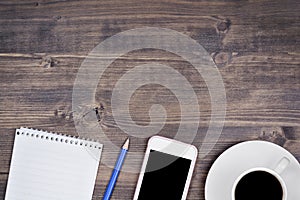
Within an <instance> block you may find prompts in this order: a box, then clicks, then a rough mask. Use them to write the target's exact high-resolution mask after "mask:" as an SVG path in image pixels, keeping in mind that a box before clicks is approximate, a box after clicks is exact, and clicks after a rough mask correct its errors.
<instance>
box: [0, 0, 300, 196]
mask: <svg viewBox="0 0 300 200" xmlns="http://www.w3.org/2000/svg"><path fill="white" fill-rule="evenodd" d="M299 10H300V4H299V2H298V1H274V0H269V1H226V2H224V1H217V0H216V1H201V2H200V1H199V2H198V1H187V0H174V1H151V2H150V1H137V0H136V1H135V0H129V1H126V2H124V1H121V0H113V1H107V0H101V1H83V0H78V1H73V0H72V1H63V0H62V1H60V0H50V1H44V0H40V1H39V0H38V1H31V0H26V1H19V2H17V1H11V0H4V1H1V2H0V16H1V18H0V71H1V73H0V84H1V85H0V94H1V95H0V102H1V104H0V134H1V137H0V152H1V153H0V199H3V198H4V195H5V188H6V183H7V178H8V173H9V164H10V158H11V153H12V148H13V141H14V130H15V128H17V127H20V126H28V127H35V128H40V129H46V130H49V131H57V132H62V133H65V134H71V135H77V133H76V130H75V125H74V120H73V114H72V107H71V105H72V88H73V83H74V80H75V77H76V73H77V71H78V69H79V67H80V64H81V62H82V61H83V60H84V58H85V56H86V55H87V54H88V53H89V52H90V51H91V50H92V49H93V48H94V47H95V46H96V45H97V44H99V43H100V42H102V41H103V40H104V39H106V38H108V37H110V36H112V35H114V34H116V33H119V32H121V31H125V30H129V29H132V28H138V27H146V26H152V27H162V28H169V29H173V30H176V31H179V32H181V33H184V34H186V35H188V36H190V37H191V38H193V39H194V40H196V41H197V42H199V43H200V44H201V45H203V47H204V48H205V49H206V50H207V51H208V52H209V53H210V54H211V56H212V58H213V59H214V61H215V63H216V65H217V66H218V69H219V71H220V73H221V75H222V77H223V81H224V85H225V88H226V95H227V116H226V121H225V127H224V130H223V133H222V135H221V137H220V139H219V142H218V143H217V144H216V146H215V147H214V149H213V150H212V151H211V152H210V153H209V154H208V155H207V156H206V157H205V158H203V159H201V160H198V161H197V164H196V168H195V171H194V176H193V179H192V183H191V186H190V190H189V194H188V199H201V200H203V199H204V183H205V178H206V175H207V173H208V170H209V168H210V166H211V165H212V163H213V162H214V160H215V159H216V158H217V156H219V155H220V154H221V153H222V152H223V151H224V150H226V149H227V148H229V147H230V146H232V145H234V144H236V143H239V142H242V141H247V140H255V139H265V140H270V141H273V142H275V143H277V144H279V145H281V146H283V147H284V148H286V149H287V150H289V151H290V152H291V153H293V154H294V155H295V156H296V158H297V159H298V160H300V125H299V124H300V66H299V64H300V56H299V55H300V49H299V46H300V44H299V39H300V38H299V32H300V29H299ZM149 61H151V62H159V63H162V64H166V65H168V66H171V67H173V68H175V69H177V70H178V71H179V72H180V73H182V74H183V75H185V76H186V78H187V79H188V80H189V81H190V82H191V83H192V85H193V86H194V88H195V92H196V93H197V96H198V100H199V104H200V106H201V108H200V109H201V122H200V127H199V130H198V135H197V137H196V138H195V140H194V142H193V144H194V145H196V146H200V145H201V143H202V141H203V135H204V134H205V132H206V130H207V127H208V122H209V119H210V114H211V110H210V98H209V94H208V90H207V87H206V85H205V82H204V81H203V78H202V77H201V76H199V75H197V74H196V73H195V69H193V67H191V65H190V64H189V63H187V62H186V61H184V60H183V59H182V58H180V57H179V56H176V55H173V54H171V53H168V52H163V51H160V50H146V51H143V50H141V51H134V52H131V53H128V54H126V55H124V56H122V57H121V58H119V59H118V60H116V62H114V63H113V64H112V65H111V66H110V68H109V69H108V71H107V72H106V75H105V76H104V77H103V79H101V81H100V82H99V85H98V89H97V94H96V101H97V105H96V106H99V107H101V113H100V114H101V115H100V122H99V123H100V125H101V127H102V128H103V130H104V132H105V134H106V135H107V136H108V137H109V138H110V140H111V141H113V142H114V144H115V145H117V146H121V144H122V143H123V141H124V139H125V137H126V134H125V133H123V132H122V131H121V130H120V129H118V127H117V126H116V124H115V122H114V120H113V117H112V114H111V108H110V98H111V91H112V89H113V84H114V83H115V82H116V81H117V80H118V78H119V77H120V76H121V75H122V74H123V73H124V72H125V71H126V70H127V69H129V68H131V67H134V66H136V65H139V64H143V63H148V62H149ZM154 103H160V104H162V105H163V106H165V109H166V110H167V112H168V118H167V123H166V124H165V127H164V128H163V129H162V131H161V132H160V133H159V135H163V136H169V137H172V136H173V135H174V133H176V131H177V128H178V125H179V122H180V115H179V114H180V108H179V105H178V102H177V101H176V97H175V96H174V95H173V94H172V93H171V92H170V91H169V90H166V89H165V88H163V87H160V86H157V85H148V86H144V87H142V88H140V89H139V90H137V91H136V93H135V96H134V98H132V100H131V103H130V108H131V115H132V118H133V120H135V122H136V123H137V124H144V125H146V124H147V123H148V122H149V116H148V110H149V108H150V106H151V105H152V104H154ZM145 148H146V139H140V138H132V144H131V149H132V150H133V149H134V150H135V151H141V152H143V151H144V150H145ZM104 156H109V155H108V154H105V153H104ZM110 174H111V169H110V168H108V167H107V166H105V165H102V164H101V165H100V169H99V174H98V179H97V180H98V181H97V184H96V186H95V192H94V199H100V197H101V196H102V194H103V192H104V189H105V186H106V184H107V182H108V180H109V177H110ZM137 178H138V174H132V173H121V175H120V177H119V180H118V183H117V185H116V188H115V191H114V194H113V197H112V199H132V197H133V193H134V189H135V185H136V181H137Z"/></svg>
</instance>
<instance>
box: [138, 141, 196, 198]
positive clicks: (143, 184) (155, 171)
mask: <svg viewBox="0 0 300 200" xmlns="http://www.w3.org/2000/svg"><path fill="white" fill-rule="evenodd" d="M197 155H198V150H197V148H196V147H195V146H193V145H190V144H185V143H182V142H179V141H176V140H172V139H168V138H164V137H160V136H153V137H151V138H150V139H149V141H148V147H147V150H146V153H145V157H144V161H143V165H142V169H141V172H140V176H139V179H138V183H137V186H136V190H135V194H134V198H133V199H134V200H150V199H151V200H154V199H155V200H165V199H172V200H184V199H186V196H187V193H188V188H189V185H190V182H191V178H192V174H193V169H194V166H195V162H196V158H197Z"/></svg>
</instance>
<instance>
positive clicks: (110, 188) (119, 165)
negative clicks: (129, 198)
mask: <svg viewBox="0 0 300 200" xmlns="http://www.w3.org/2000/svg"><path fill="white" fill-rule="evenodd" d="M128 148H129V138H127V140H126V141H125V143H124V145H123V146H122V150H121V152H120V155H119V158H118V160H117V162H116V165H115V168H114V170H113V172H112V174H111V177H110V180H109V183H108V185H107V187H106V190H105V193H104V196H103V198H102V200H109V199H110V196H111V194H112V192H113V190H114V187H115V184H116V182H117V179H118V176H119V173H120V170H121V168H122V164H123V162H124V159H125V156H126V154H127V151H128Z"/></svg>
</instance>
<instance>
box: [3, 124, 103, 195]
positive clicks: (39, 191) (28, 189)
mask: <svg viewBox="0 0 300 200" xmlns="http://www.w3.org/2000/svg"><path fill="white" fill-rule="evenodd" d="M102 147H103V146H102V144H100V143H98V142H93V141H87V140H82V139H78V138H73V137H69V136H64V135H58V134H53V133H48V132H43V131H38V130H33V129H27V128H21V129H17V130H16V136H15V142H14V148H13V155H12V159H11V166H10V172H9V178H8V184H7V189H6V195H5V200H90V199H92V195H93V190H94V185H95V181H96V175H97V171H98V166H99V161H100V157H101V152H102Z"/></svg>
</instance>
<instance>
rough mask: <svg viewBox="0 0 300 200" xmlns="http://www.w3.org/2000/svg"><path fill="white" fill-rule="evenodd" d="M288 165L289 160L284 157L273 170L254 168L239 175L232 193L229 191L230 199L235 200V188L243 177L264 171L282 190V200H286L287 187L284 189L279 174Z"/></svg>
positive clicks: (284, 185) (284, 186)
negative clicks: (272, 177) (275, 180)
mask: <svg viewBox="0 0 300 200" xmlns="http://www.w3.org/2000/svg"><path fill="white" fill-rule="evenodd" d="M289 163H290V160H289V159H288V158H286V157H283V158H282V159H281V160H280V161H279V162H278V164H277V165H276V167H275V168H274V169H271V168H266V167H254V168H251V169H248V170H246V171H244V172H243V173H242V174H241V175H239V176H238V178H237V179H236V180H235V181H234V183H233V187H232V191H231V196H232V198H231V199H232V200H235V190H236V187H237V185H238V183H239V181H240V180H241V179H242V178H243V177H244V176H245V175H247V174H249V173H251V172H255V171H264V172H268V173H269V174H271V175H273V176H274V177H275V178H276V179H277V180H278V181H279V183H280V185H281V188H282V200H287V187H286V184H285V182H284V180H283V179H282V177H281V176H280V174H281V173H282V172H283V171H284V170H285V169H286V167H287V166H288V165H289Z"/></svg>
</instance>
